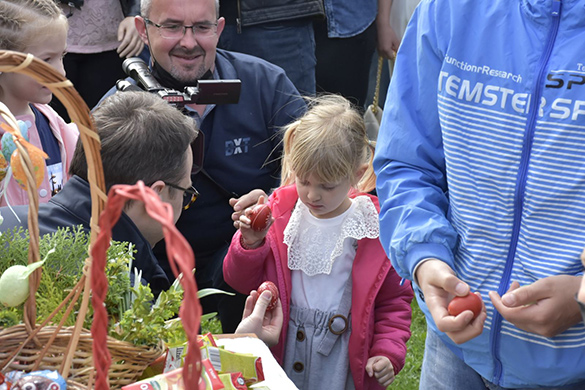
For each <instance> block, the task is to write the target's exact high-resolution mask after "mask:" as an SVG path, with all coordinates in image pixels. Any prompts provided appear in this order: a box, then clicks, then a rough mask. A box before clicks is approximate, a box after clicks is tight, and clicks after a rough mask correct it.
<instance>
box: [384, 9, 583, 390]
mask: <svg viewBox="0 0 585 390" xmlns="http://www.w3.org/2000/svg"><path fill="white" fill-rule="evenodd" d="M584 53H585V1H583V0H562V1H559V0H545V1H536V0H493V1H478V0H423V1H422V2H421V4H420V5H419V7H418V8H417V10H416V12H415V14H414V16H413V18H412V20H411V22H410V24H409V26H408V28H407V30H406V33H405V36H404V40H403V42H402V45H401V46H400V50H399V52H398V56H397V61H396V67H395V71H394V75H393V79H392V82H391V85H390V90H389V93H388V97H387V101H386V106H385V107H386V110H385V112H384V117H383V120H382V125H381V129H380V135H379V138H378V144H377V148H376V149H377V150H376V156H375V161H374V167H375V170H376V173H377V175H378V188H377V191H378V196H379V198H380V203H381V213H380V224H381V241H382V244H383V245H384V248H385V250H386V251H387V253H388V255H389V257H390V258H391V260H392V263H393V265H394V267H395V268H396V270H397V271H398V272H399V274H401V275H402V276H403V277H405V278H408V279H411V280H412V277H413V276H412V275H413V270H414V269H415V267H416V266H417V264H419V263H420V261H421V260H423V259H425V258H439V259H441V260H443V261H445V262H446V263H447V264H448V265H449V266H451V267H452V268H453V269H454V270H455V272H456V273H457V275H458V277H459V278H461V279H462V280H464V281H465V282H467V283H468V284H469V285H470V288H471V291H479V292H480V293H481V295H482V297H483V298H484V302H485V304H486V307H487V312H488V317H487V320H486V322H485V326H484V331H483V333H482V334H481V335H480V336H478V337H476V338H474V339H472V340H470V341H468V342H466V343H463V344H461V345H456V344H454V343H453V342H452V341H451V340H450V339H449V338H448V337H447V336H446V335H444V334H442V333H441V332H439V331H438V330H437V329H436V325H435V324H434V322H433V319H432V317H431V316H430V314H429V312H428V309H427V307H426V305H425V303H424V301H423V300H422V299H421V298H420V297H421V296H422V293H421V292H420V290H419V289H418V286H415V289H416V290H417V292H418V293H417V294H416V295H417V297H418V298H419V304H420V306H421V308H422V310H423V311H424V312H425V314H426V317H427V321H428V324H429V327H430V329H431V331H435V332H437V334H439V336H440V337H441V338H442V340H443V341H444V342H445V344H446V345H447V346H449V348H450V349H451V350H453V351H454V352H455V353H456V354H457V355H458V356H459V357H461V358H462V359H463V360H464V361H465V362H466V364H468V365H469V366H471V367H472V368H473V369H475V370H476V371H477V372H478V373H479V374H481V375H482V376H483V377H485V378H486V379H488V380H489V381H491V382H493V383H496V384H498V385H500V386H503V387H510V388H515V387H534V386H560V385H564V384H570V383H575V382H579V381H583V380H585V348H584V345H585V326H584V325H583V323H579V324H577V325H575V326H573V327H571V328H570V329H568V330H567V331H565V332H563V333H562V334H559V335H557V336H555V337H552V338H546V337H542V336H539V335H536V334H533V333H529V332H525V331H523V330H520V329H518V328H516V327H515V326H514V325H512V324H511V323H509V322H507V321H506V320H504V319H503V318H502V316H501V315H500V314H499V313H498V312H497V311H496V310H494V307H493V305H492V304H491V301H490V300H489V298H487V297H488V292H489V291H492V290H494V291H498V293H499V294H500V295H503V294H504V293H505V292H506V291H507V290H508V288H509V286H510V284H511V282H512V281H514V280H516V281H519V282H520V284H521V285H528V284H531V283H533V282H535V281H536V280H539V279H542V278H545V277H548V276H553V275H581V274H582V271H583V266H582V264H581V261H580V258H579V255H580V254H581V251H582V250H583V247H584V246H585V206H584V205H585V169H583V167H584V165H585V56H584ZM559 310H563V308H561V307H560V308H559Z"/></svg>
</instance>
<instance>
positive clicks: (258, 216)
mask: <svg viewBox="0 0 585 390" xmlns="http://www.w3.org/2000/svg"><path fill="white" fill-rule="evenodd" d="M249 218H250V221H251V226H252V230H255V231H257V232H261V231H262V230H264V229H266V228H267V227H268V223H269V222H270V218H272V210H271V209H270V206H268V205H267V204H266V203H264V204H258V205H256V206H254V208H252V211H251V212H250V215H249Z"/></svg>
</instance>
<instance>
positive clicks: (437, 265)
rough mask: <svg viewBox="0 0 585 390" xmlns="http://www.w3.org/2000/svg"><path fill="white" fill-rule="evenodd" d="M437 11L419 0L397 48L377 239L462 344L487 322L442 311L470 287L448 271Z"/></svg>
mask: <svg viewBox="0 0 585 390" xmlns="http://www.w3.org/2000/svg"><path fill="white" fill-rule="evenodd" d="M438 13H440V12H439V10H438V9H437V7H436V3H435V2H424V3H422V4H421V5H420V6H419V7H418V8H417V10H416V11H415V13H414V15H413V17H412V19H411V21H410V24H409V28H408V29H407V31H406V34H405V36H404V38H403V41H402V44H401V52H402V53H404V55H401V56H399V57H398V58H397V59H396V63H395V69H394V77H393V82H392V83H391V85H390V90H389V91H388V96H387V100H386V105H385V110H384V116H383V118H382V124H381V128H380V133H379V136H378V142H377V145H376V153H375V159H374V168H375V171H376V175H377V194H378V197H379V199H380V206H381V210H380V241H381V242H382V245H383V246H384V249H385V250H386V253H388V254H389V257H390V259H391V261H392V264H393V266H394V268H395V269H396V271H397V272H398V274H399V275H400V276H402V277H404V278H407V279H409V280H415V277H416V280H417V283H418V285H415V288H418V289H420V291H422V293H423V296H424V304H425V305H426V306H427V307H428V309H429V312H430V313H431V316H432V318H433V320H434V322H435V324H436V326H437V328H438V329H439V330H441V331H443V332H446V333H447V334H448V335H449V337H451V338H452V339H453V341H455V342H456V343H461V342H464V341H467V340H469V339H470V338H473V337H475V336H477V335H478V334H479V333H481V329H482V328H483V322H484V321H485V317H486V316H485V312H482V313H483V314H481V315H480V316H478V317H477V318H476V319H475V320H473V321H472V318H471V316H470V314H471V313H470V312H464V313H462V314H460V315H459V316H457V317H453V316H449V315H448V313H447V305H448V302H449V299H450V298H452V297H453V296H454V295H467V293H468V292H469V286H468V285H467V284H465V283H463V282H462V281H461V280H459V279H458V278H457V277H456V275H455V272H454V271H453V270H454V269H455V267H454V250H455V248H456V244H457V232H456V231H455V229H454V228H453V226H452V225H451V223H450V222H449V220H448V218H447V212H448V210H449V199H448V194H447V191H448V188H447V180H446V168H445V157H444V151H443V142H442V131H441V124H440V121H439V114H438V104H439V103H438V96H437V93H438V92H437V85H438V80H439V77H440V72H441V68H442V64H443V58H444V55H445V50H446V46H447V45H448V37H447V38H446V39H443V38H442V37H441V36H440V31H439V29H438V28H437V27H438V26H440V25H442V26H444V28H442V29H441V30H442V31H449V26H448V24H449V20H448V18H445V17H442V16H439V15H438ZM447 15H448V14H447ZM428 259H433V260H428ZM423 260H426V261H425V262H424V263H423V264H421V265H420V267H418V268H417V265H418V264H419V263H420V262H421V261H423ZM415 269H416V270H417V274H416V275H414V274H413V273H414V270H415Z"/></svg>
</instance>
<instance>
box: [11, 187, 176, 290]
mask: <svg viewBox="0 0 585 390" xmlns="http://www.w3.org/2000/svg"><path fill="white" fill-rule="evenodd" d="M13 209H14V211H15V212H16V214H17V215H18V217H19V218H20V221H21V222H18V220H17V219H16V218H15V216H14V214H13V213H12V212H11V211H10V210H9V208H8V207H1V208H0V214H1V215H2V216H3V217H4V222H3V223H2V224H1V225H0V231H7V230H12V229H14V228H15V227H17V226H22V227H24V228H25V229H26V228H28V223H27V221H28V218H27V217H28V206H16V207H13ZM90 218H91V196H90V191H89V184H88V183H87V182H86V181H85V180H83V179H81V178H80V177H78V176H73V177H72V178H71V179H70V180H69V181H68V182H67V183H65V185H64V186H63V189H62V190H61V191H60V192H59V193H58V194H57V195H55V196H54V197H53V198H51V200H50V201H49V202H48V203H42V204H41V205H39V230H40V234H41V236H43V235H45V234H49V233H53V232H55V231H57V229H58V228H60V227H72V226H77V225H81V226H83V229H84V230H85V231H86V232H88V233H89V231H90V224H89V221H90ZM112 239H113V240H115V241H123V242H131V243H132V244H134V245H135V248H136V250H137V253H136V255H135V259H134V261H133V263H132V264H133V266H134V267H135V268H137V269H138V270H140V271H142V279H143V280H144V281H146V282H148V283H150V287H151V289H152V292H153V294H154V295H155V297H156V296H158V294H159V293H160V292H161V291H163V290H166V289H168V288H169V287H170V283H169V280H168V278H167V276H166V275H165V273H164V271H163V270H162V268H161V267H160V266H159V264H158V261H157V259H156V257H155V256H154V254H153V252H152V248H151V246H150V244H149V243H148V241H146V239H145V238H144V236H143V235H142V234H141V233H140V231H139V230H138V228H137V227H136V225H135V224H134V222H132V220H131V219H130V218H129V217H128V216H127V215H126V214H124V213H122V214H121V216H120V219H119V220H118V222H117V223H116V225H115V226H114V228H113V229H112ZM83 260H84V259H80V261H83ZM132 274H133V273H132Z"/></svg>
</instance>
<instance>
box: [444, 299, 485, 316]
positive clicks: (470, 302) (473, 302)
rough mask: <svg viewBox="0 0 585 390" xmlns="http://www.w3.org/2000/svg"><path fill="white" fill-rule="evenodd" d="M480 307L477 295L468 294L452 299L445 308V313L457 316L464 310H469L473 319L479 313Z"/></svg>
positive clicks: (481, 305)
mask: <svg viewBox="0 0 585 390" xmlns="http://www.w3.org/2000/svg"><path fill="white" fill-rule="evenodd" d="M482 307H483V304H482V302H481V298H480V297H479V296H478V295H477V294H472V293H469V294H467V295H466V296H464V297H455V298H453V300H452V301H451V302H450V303H449V306H448V307H447V311H448V312H449V315H452V316H457V315H459V314H461V313H463V312H464V311H465V310H471V311H472V312H473V318H475V317H477V316H478V315H479V313H481V309H482Z"/></svg>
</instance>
